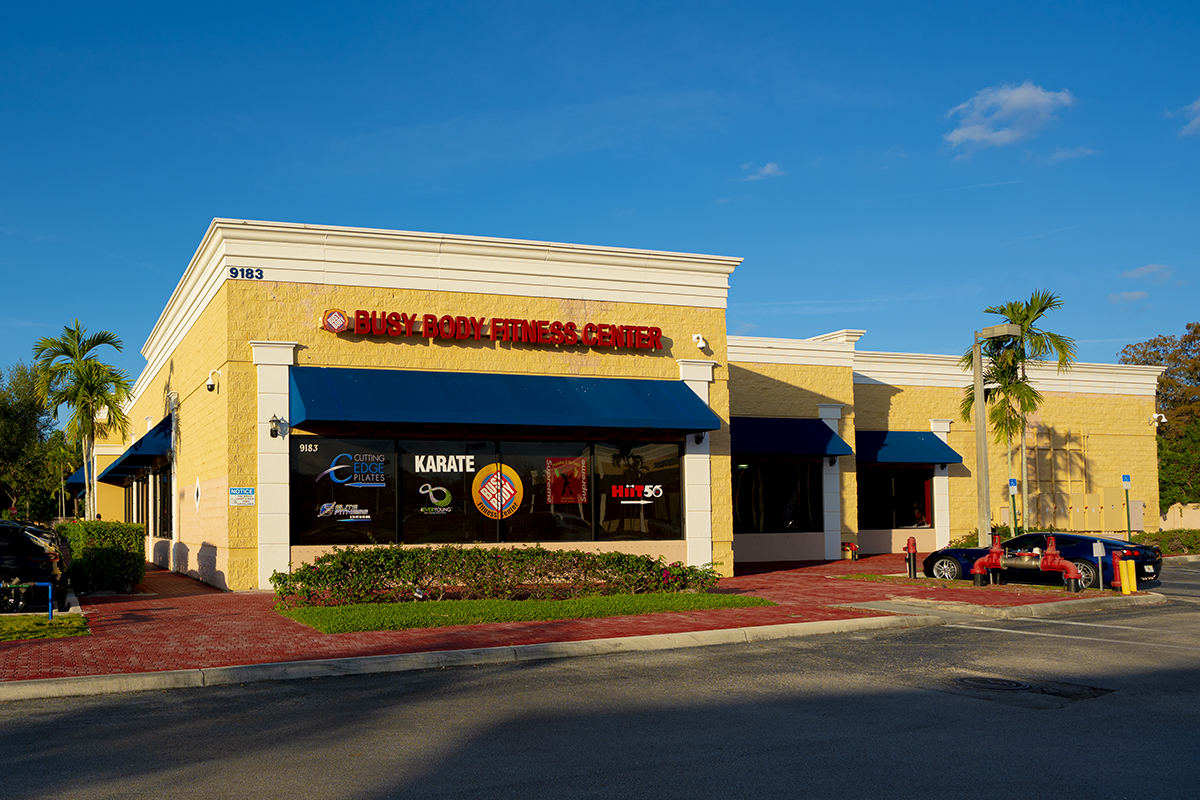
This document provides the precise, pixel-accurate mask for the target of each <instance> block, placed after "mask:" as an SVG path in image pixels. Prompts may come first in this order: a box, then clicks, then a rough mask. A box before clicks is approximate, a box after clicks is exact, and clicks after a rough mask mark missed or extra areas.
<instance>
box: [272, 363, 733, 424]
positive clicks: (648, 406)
mask: <svg viewBox="0 0 1200 800" xmlns="http://www.w3.org/2000/svg"><path fill="white" fill-rule="evenodd" d="M289 415H290V417H291V419H289V420H288V424H289V425H291V426H292V427H294V428H301V429H303V428H305V426H306V425H307V426H308V427H310V428H312V427H315V426H319V425H321V424H328V423H403V424H408V425H420V424H443V425H490V426H497V425H522V426H527V427H542V428H544V427H570V428H585V427H586V428H648V429H656V430H670V431H677V432H679V433H696V432H699V431H715V430H718V429H720V427H721V420H720V418H719V417H717V415H716V414H714V413H713V412H712V410H711V409H709V407H708V406H707V405H705V403H704V401H703V400H701V399H700V398H699V397H698V396H697V395H696V393H695V392H693V391H692V390H691V389H689V388H688V387H687V385H686V384H685V383H683V382H682V381H663V380H634V379H631V378H575V377H560V376H553V375H502V374H498V373H480V372H415V371H408V370H388V369H353V368H337V367H292V368H291V394H290V402H289Z"/></svg>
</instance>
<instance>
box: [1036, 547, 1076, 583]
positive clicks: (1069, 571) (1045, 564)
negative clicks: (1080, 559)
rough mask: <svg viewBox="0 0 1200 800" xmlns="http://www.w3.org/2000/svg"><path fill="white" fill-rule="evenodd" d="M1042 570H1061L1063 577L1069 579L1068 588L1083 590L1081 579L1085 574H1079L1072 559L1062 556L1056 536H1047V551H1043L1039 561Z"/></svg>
mask: <svg viewBox="0 0 1200 800" xmlns="http://www.w3.org/2000/svg"><path fill="white" fill-rule="evenodd" d="M1039 566H1040V568H1041V570H1042V572H1061V573H1062V574H1063V577H1064V578H1066V579H1067V589H1068V590H1070V591H1072V592H1081V591H1083V587H1082V586H1080V585H1079V579H1080V578H1082V577H1083V576H1082V575H1080V574H1079V570H1078V568H1076V566H1075V565H1074V564H1072V563H1071V562H1070V561H1067V560H1066V559H1065V558H1063V557H1062V554H1061V553H1059V552H1058V547H1057V546H1056V545H1055V544H1054V537H1053V536H1048V537H1046V552H1044V553H1042V558H1041V561H1040V563H1039Z"/></svg>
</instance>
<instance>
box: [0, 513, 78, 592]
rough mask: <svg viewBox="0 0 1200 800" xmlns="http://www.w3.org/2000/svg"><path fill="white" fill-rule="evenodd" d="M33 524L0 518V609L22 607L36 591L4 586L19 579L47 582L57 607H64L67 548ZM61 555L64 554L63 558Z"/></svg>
mask: <svg viewBox="0 0 1200 800" xmlns="http://www.w3.org/2000/svg"><path fill="white" fill-rule="evenodd" d="M58 539H59V537H58V536H57V534H55V533H53V532H52V531H48V530H46V529H45V528H40V527H38V526H36V525H31V524H28V523H20V522H10V521H8V520H0V611H23V610H24V609H25V608H26V606H28V605H29V602H30V600H32V599H33V598H34V597H35V596H36V595H38V594H41V593H42V591H41V590H40V591H38V592H36V593H35V592H33V591H32V590H30V589H6V588H3V587H4V586H10V585H12V584H19V583H51V584H53V585H54V599H55V602H56V604H57V605H58V610H59V611H66V610H67V566H68V565H69V564H70V548H69V547H68V546H66V545H65V543H64V544H63V545H62V546H61V547H60V545H59V542H58ZM64 556H65V558H64Z"/></svg>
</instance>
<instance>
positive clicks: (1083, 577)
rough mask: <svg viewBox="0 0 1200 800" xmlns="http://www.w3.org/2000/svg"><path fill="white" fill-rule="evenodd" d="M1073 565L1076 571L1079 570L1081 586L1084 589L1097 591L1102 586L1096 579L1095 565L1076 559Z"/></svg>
mask: <svg viewBox="0 0 1200 800" xmlns="http://www.w3.org/2000/svg"><path fill="white" fill-rule="evenodd" d="M1071 563H1072V564H1074V565H1075V569H1077V570H1079V585H1080V586H1082V587H1083V588H1084V589H1096V588H1098V587H1099V586H1100V581H1099V580H1097V578H1096V565H1095V564H1093V563H1092V562H1090V561H1088V560H1086V559H1083V558H1076V559H1074V560H1072V561H1071ZM1063 580H1064V581H1065V580H1066V579H1065V578H1064V579H1063Z"/></svg>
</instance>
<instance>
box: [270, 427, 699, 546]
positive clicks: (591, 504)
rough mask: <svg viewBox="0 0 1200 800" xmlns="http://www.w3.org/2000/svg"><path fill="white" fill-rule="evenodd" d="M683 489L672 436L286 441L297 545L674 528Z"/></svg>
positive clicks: (618, 536)
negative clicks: (636, 439)
mask: <svg viewBox="0 0 1200 800" xmlns="http://www.w3.org/2000/svg"><path fill="white" fill-rule="evenodd" d="M356 465H358V466H356ZM361 465H365V466H361ZM372 465H374V466H372ZM360 466H361V468H362V469H363V470H364V471H366V473H367V474H368V476H369V477H368V478H367V479H365V480H362V481H360V480H356V479H355V480H352V479H351V476H352V475H355V474H357V472H356V470H358V469H360ZM682 493H683V481H682V446H681V444H680V443H679V442H678V441H675V442H669V443H647V442H640V443H608V444H602V443H595V442H581V441H537V442H535V441H513V440H507V441H497V440H491V439H482V440H472V439H466V438H464V439H451V438H435V439H401V440H390V439H374V440H369V439H332V438H326V437H324V436H295V437H294V438H293V439H292V442H291V541H292V544H293V545H331V544H342V545H345V544H385V543H393V542H401V543H404V544H452V543H453V544H468V543H476V542H478V543H488V542H576V541H578V542H589V541H614V540H645V539H657V540H669V539H682V538H683V536H684V529H683V494H682Z"/></svg>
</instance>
